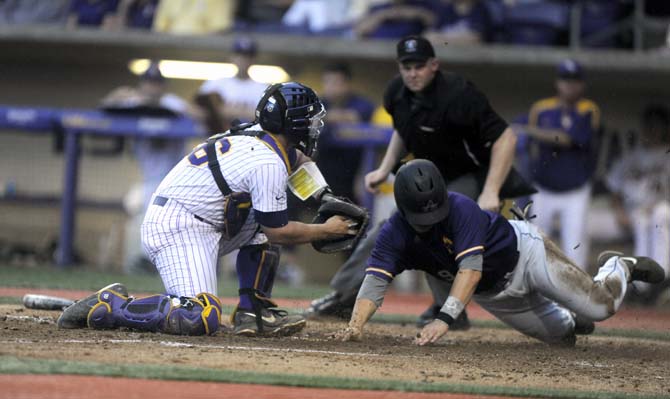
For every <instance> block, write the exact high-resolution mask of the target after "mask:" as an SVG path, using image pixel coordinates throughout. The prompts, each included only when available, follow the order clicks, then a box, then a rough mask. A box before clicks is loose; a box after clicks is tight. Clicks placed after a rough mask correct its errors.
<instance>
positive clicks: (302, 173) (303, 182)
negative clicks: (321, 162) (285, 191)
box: [288, 162, 328, 201]
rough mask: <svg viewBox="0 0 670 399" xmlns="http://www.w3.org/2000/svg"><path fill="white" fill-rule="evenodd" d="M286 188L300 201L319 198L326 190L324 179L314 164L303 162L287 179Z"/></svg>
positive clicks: (326, 185)
mask: <svg viewBox="0 0 670 399" xmlns="http://www.w3.org/2000/svg"><path fill="white" fill-rule="evenodd" d="M288 187H289V189H291V192H293V194H295V196H296V197H298V198H299V199H300V200H301V201H306V200H307V199H308V198H309V197H314V198H319V197H320V196H322V195H323V193H324V192H325V190H327V189H328V184H327V183H326V179H325V178H324V177H323V175H322V174H321V171H320V170H319V168H318V167H317V166H316V163H314V162H305V163H303V164H302V165H300V167H299V168H298V170H296V171H295V172H293V173H292V174H291V176H289V177H288Z"/></svg>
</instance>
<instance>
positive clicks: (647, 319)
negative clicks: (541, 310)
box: [0, 287, 670, 331]
mask: <svg viewBox="0 0 670 399" xmlns="http://www.w3.org/2000/svg"><path fill="white" fill-rule="evenodd" d="M25 294H42V295H51V296H59V297H63V298H69V299H74V300H76V299H81V298H84V297H86V296H88V295H90V294H91V292H90V291H71V290H54V289H44V288H40V289H36V288H10V287H0V297H3V296H4V297H17V298H20V297H22V296H23V295H25ZM133 294H134V295H136V296H143V295H145V294H141V293H133ZM147 295H148V294H147ZM221 301H222V303H223V304H224V305H235V304H237V298H221ZM276 302H277V303H278V304H279V306H281V307H288V308H302V309H304V308H307V307H308V306H309V302H310V301H309V300H299V299H276ZM431 303H432V298H431V296H430V295H425V294H424V295H411V294H397V293H390V294H389V295H387V296H386V298H385V299H384V305H383V306H382V307H381V308H380V309H379V311H378V312H379V313H380V314H405V315H419V314H421V312H423V311H424V310H425V309H426V308H427V307H428V306H429V305H430V304H431ZM468 313H469V315H470V317H471V318H473V319H478V320H494V319H495V318H494V317H493V316H492V315H491V314H490V313H488V312H487V311H485V310H484V309H482V308H481V307H479V306H478V305H477V304H476V303H470V304H469V305H468ZM598 326H599V327H608V328H622V329H644V330H652V331H670V309H666V311H663V312H659V311H658V310H654V309H645V308H632V309H625V308H624V309H621V310H619V312H617V314H616V315H615V316H614V317H612V318H610V319H608V320H605V321H604V322H601V323H598Z"/></svg>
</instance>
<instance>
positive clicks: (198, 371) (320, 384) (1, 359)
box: [0, 356, 667, 399]
mask: <svg viewBox="0 0 670 399" xmlns="http://www.w3.org/2000/svg"><path fill="white" fill-rule="evenodd" d="M0 373H2V374H76V375H95V376H108V377H128V378H147V379H162V380H187V381H206V382H230V383H238V384H263V385H279V386H295V387H311V388H337V389H365V390H391V391H406V392H448V393H463V394H474V395H507V396H517V397H545V398H578V399H579V398H584V399H601V398H602V399H605V398H607V399H610V398H611V399H618V398H622V399H623V398H626V399H633V398H635V399H651V398H661V397H667V396H660V395H640V394H623V393H617V392H591V391H575V390H564V389H549V388H545V389H542V388H517V387H498V386H481V385H474V384H457V383H432V382H427V381H424V382H419V381H397V380H369V379H362V378H340V377H321V376H305V375H295V374H271V373H257V372H251V371H232V370H215V369H212V368H197V367H186V366H175V365H152V364H148V365H138V364H131V365H115V364H106V363H104V364H103V363H90V362H76V361H62V360H45V359H26V358H16V357H12V356H0Z"/></svg>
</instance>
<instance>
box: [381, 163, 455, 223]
mask: <svg viewBox="0 0 670 399" xmlns="http://www.w3.org/2000/svg"><path fill="white" fill-rule="evenodd" d="M393 195H394V196H395V202H396V204H397V205H398V209H399V210H400V213H401V214H402V215H403V217H404V218H405V219H406V220H407V221H408V222H409V223H410V224H411V225H416V226H430V225H434V224H436V223H439V222H440V221H442V220H443V219H444V218H446V217H447V214H448V213H449V203H448V201H447V186H446V184H445V183H444V179H442V175H441V174H440V171H439V170H438V169H437V167H436V166H435V164H434V163H432V162H430V161H428V160H426V159H415V160H412V161H409V162H407V163H406V164H405V165H403V166H402V167H401V168H400V169H398V173H397V174H396V177H395V183H394V185H393Z"/></svg>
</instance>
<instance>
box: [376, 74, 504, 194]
mask: <svg viewBox="0 0 670 399" xmlns="http://www.w3.org/2000/svg"><path fill="white" fill-rule="evenodd" d="M384 108H386V110H387V111H388V113H389V114H391V116H392V117H393V127H394V128H395V129H396V130H397V132H398V134H399V135H400V137H402V139H403V142H404V144H405V147H406V148H407V150H408V151H409V152H411V153H413V154H414V156H415V157H417V158H425V159H429V160H431V161H432V162H433V163H435V165H436V166H437V167H438V168H439V169H440V171H441V172H442V175H443V176H444V178H445V179H446V180H447V181H451V180H454V179H455V178H457V177H459V176H462V175H464V174H466V173H470V172H475V171H477V170H480V169H482V168H486V170H488V164H489V161H490V159H491V147H492V146H493V143H494V142H495V141H496V139H497V138H498V137H500V135H502V133H503V132H504V131H505V129H506V128H507V123H506V122H505V121H504V120H503V119H502V118H501V117H500V116H498V114H497V113H496V112H495V111H494V110H493V108H491V105H490V104H489V102H488V99H487V98H486V96H485V95H484V94H483V93H482V92H481V91H479V90H478V89H477V88H476V87H475V86H474V85H473V84H472V83H471V82H469V81H467V80H465V79H464V78H462V77H460V76H458V75H455V74H453V73H445V74H443V73H442V72H440V71H438V72H437V73H436V74H435V78H434V79H433V81H432V82H431V83H430V85H428V87H426V88H425V89H424V90H423V91H422V92H421V93H419V94H415V93H413V92H412V91H410V90H409V89H407V88H406V87H405V85H404V84H403V82H402V78H401V77H400V76H397V77H396V78H394V79H393V80H392V81H391V82H390V83H389V85H388V87H387V88H386V92H385V93H384Z"/></svg>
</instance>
